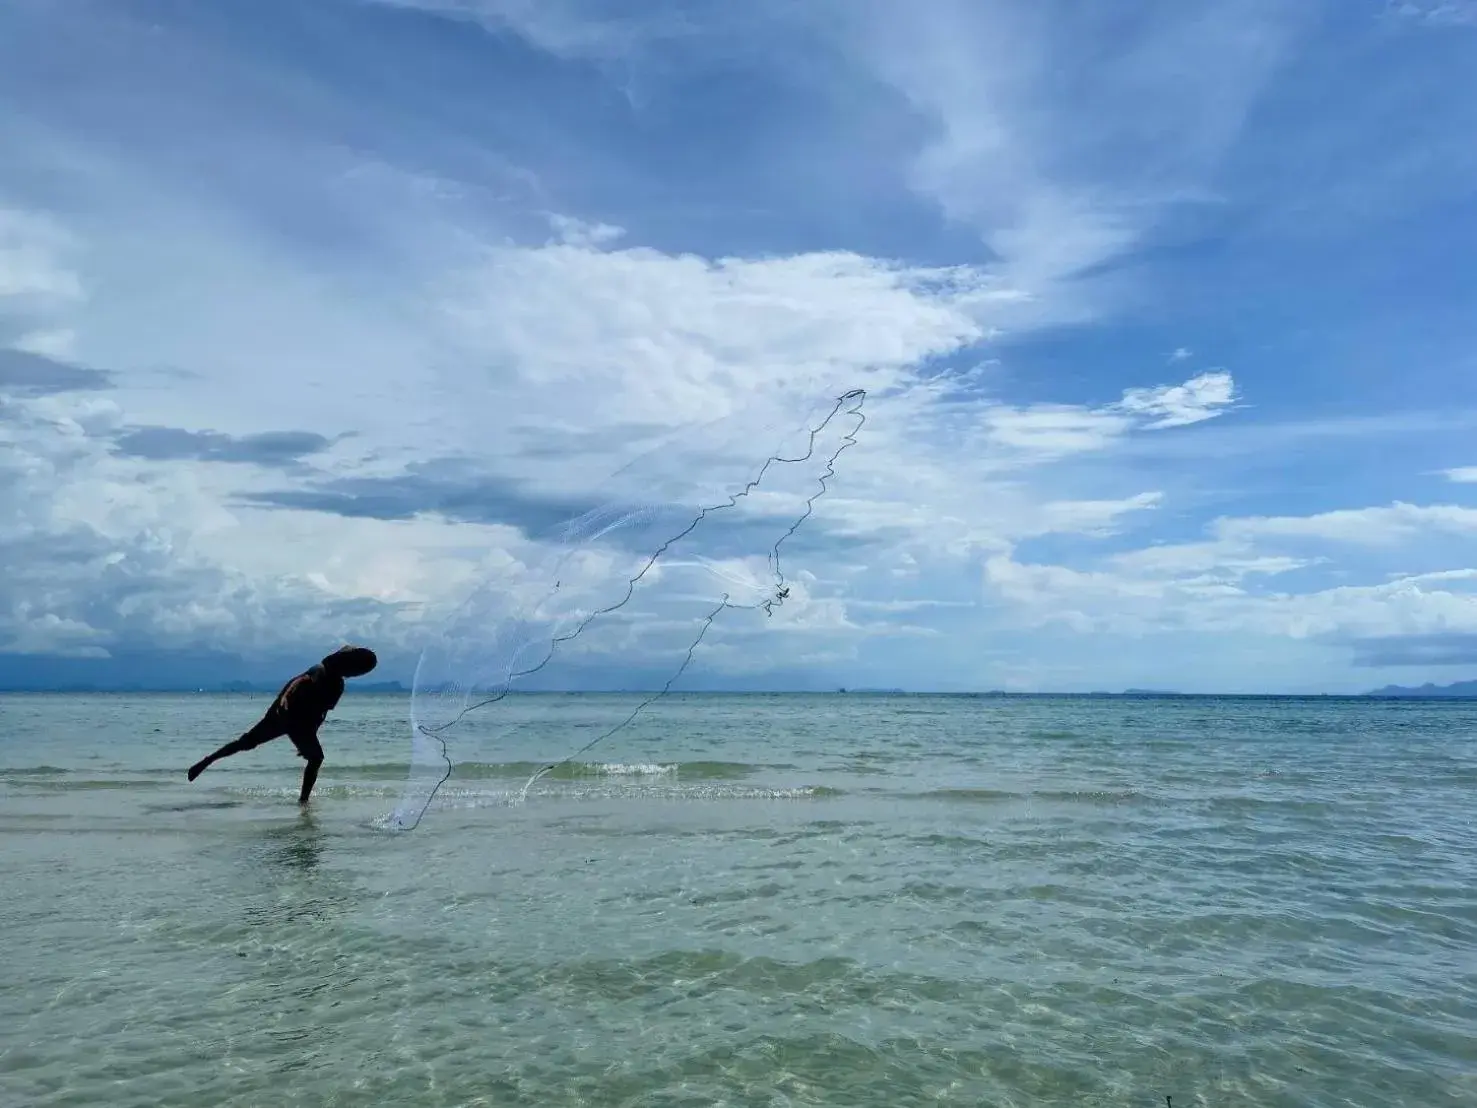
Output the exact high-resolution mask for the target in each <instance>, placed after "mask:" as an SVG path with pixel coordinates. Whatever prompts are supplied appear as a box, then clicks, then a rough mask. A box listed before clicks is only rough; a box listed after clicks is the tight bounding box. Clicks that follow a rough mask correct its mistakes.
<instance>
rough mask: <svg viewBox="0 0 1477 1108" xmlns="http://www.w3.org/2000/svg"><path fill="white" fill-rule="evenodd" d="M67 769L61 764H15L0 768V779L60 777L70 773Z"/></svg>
mask: <svg viewBox="0 0 1477 1108" xmlns="http://www.w3.org/2000/svg"><path fill="white" fill-rule="evenodd" d="M71 772H72V771H71V770H69V769H63V768H62V767H61V766H17V767H15V768H13V769H0V780H8V779H10V778H12V777H16V778H22V779H24V778H26V777H61V776H63V775H65V774H68V773H71Z"/></svg>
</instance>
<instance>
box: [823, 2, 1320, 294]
mask: <svg viewBox="0 0 1477 1108" xmlns="http://www.w3.org/2000/svg"><path fill="white" fill-rule="evenodd" d="M1145 14H1146V15H1147V18H1141V19H1135V20H1134V34H1133V36H1132V37H1131V38H1130V39H1129V40H1128V42H1127V43H1126V44H1125V45H1124V46H1123V47H1122V49H1121V50H1120V49H1115V50H1113V51H1111V52H1106V53H1105V52H1103V51H1102V50H1101V48H1100V44H1101V41H1102V40H1103V36H1105V35H1106V34H1107V33H1108V28H1107V27H1106V26H1104V25H1103V23H1106V22H1107V21H1109V20H1115V19H1116V17H1114V16H1110V15H1108V14H1107V12H1106V9H1105V10H1104V11H1103V12H1102V13H1098V12H1097V11H1096V10H1095V9H1094V10H1093V11H1092V12H1090V13H1088V12H1078V13H1077V17H1076V18H1073V19H1071V20H1058V19H1054V18H1053V16H1052V13H1051V12H1050V11H1049V7H1048V6H1047V5H1036V6H1027V7H1021V6H1019V5H1015V4H1009V3H976V2H964V0H958V2H940V3H933V4H926V5H923V6H921V7H919V8H917V9H911V8H910V9H908V10H907V11H906V12H904V11H903V10H902V9H901V8H895V7H891V6H888V5H876V4H873V5H846V6H844V7H841V8H839V9H838V10H835V11H833V10H830V9H828V10H827V12H826V16H825V18H827V19H829V20H832V21H833V22H834V23H835V25H836V32H835V33H836V34H837V35H839V36H840V37H841V38H842V39H843V41H845V42H846V43H847V44H848V46H849V47H850V48H851V49H853V50H854V51H855V52H856V54H857V55H858V56H859V57H860V58H862V59H863V60H864V61H865V63H866V64H868V65H870V66H872V67H873V68H874V69H875V71H876V72H877V73H878V75H879V76H880V77H881V78H882V79H883V80H885V81H888V82H889V83H891V84H893V85H894V86H896V87H897V88H898V89H899V90H900V91H901V92H902V93H903V94H904V95H906V96H907V97H908V98H909V99H910V100H911V101H912V102H913V103H914V104H915V105H916V106H917V107H918V108H919V109H920V110H921V111H924V112H926V113H929V114H930V115H931V116H932V117H933V118H934V120H935V121H936V124H937V127H936V132H935V134H936V138H935V139H934V141H933V142H932V143H930V145H929V146H928V148H927V149H926V150H925V151H924V152H923V154H922V155H921V156H920V157H919V159H918V162H917V164H916V165H915V167H914V173H913V180H914V182H915V184H916V186H917V188H918V189H919V190H920V191H921V192H923V193H924V194H926V195H928V196H930V197H933V198H935V199H936V200H937V201H938V202H939V203H940V204H941V205H942V207H943V208H944V210H945V211H946V212H947V213H948V214H949V215H950V216H951V217H953V218H956V219H959V220H961V221H964V222H966V223H968V224H971V225H973V226H975V227H977V228H978V229H979V230H980V232H981V234H982V235H983V237H984V239H985V241H986V242H987V243H988V244H989V245H990V246H991V247H992V248H993V249H994V250H995V251H996V252H997V253H998V254H999V255H1000V257H1001V259H1002V264H1003V266H1004V272H1005V273H1006V275H1007V276H1008V278H1009V279H1010V280H1011V281H1012V282H1013V283H1014V284H1017V285H1019V286H1020V287H1023V288H1025V289H1028V290H1031V291H1033V292H1040V291H1044V290H1047V289H1051V288H1053V287H1054V286H1060V285H1061V284H1063V283H1065V282H1071V281H1074V280H1077V279H1080V278H1082V277H1083V276H1084V275H1086V274H1088V273H1089V271H1092V270H1094V269H1095V268H1096V267H1099V266H1102V265H1104V264H1105V263H1108V262H1110V261H1113V260H1114V259H1117V258H1120V257H1121V256H1122V255H1124V254H1125V253H1126V252H1127V251H1128V250H1129V249H1130V248H1131V247H1133V246H1135V245H1136V244H1138V243H1139V242H1140V241H1141V240H1142V238H1143V237H1144V236H1145V235H1146V234H1147V233H1149V232H1150V231H1151V229H1152V228H1153V226H1154V224H1155V222H1156V220H1157V219H1159V218H1160V217H1161V216H1162V215H1163V213H1164V211H1165V210H1166V209H1169V208H1171V207H1174V206H1176V205H1180V204H1183V203H1185V202H1186V201H1191V200H1199V201H1204V200H1206V199H1209V198H1210V197H1211V195H1212V194H1211V193H1210V192H1209V191H1208V188H1207V184H1208V180H1209V178H1210V175H1211V174H1212V173H1213V171H1214V170H1215V169H1216V168H1217V166H1218V163H1219V161H1220V159H1221V157H1222V155H1223V153H1224V151H1225V150H1226V149H1227V148H1228V146H1229V145H1230V143H1231V142H1232V141H1233V140H1234V139H1235V137H1236V136H1237V134H1238V133H1239V131H1240V128H1241V127H1242V124H1243V121H1244V119H1245V116H1246V113H1247V111H1248V109H1249V107H1250V105H1251V103H1252V101H1253V99H1254V98H1255V96H1256V94H1257V92H1258V91H1259V89H1260V87H1261V86H1262V84H1263V83H1264V82H1265V80H1266V79H1267V77H1268V75H1269V74H1270V73H1271V71H1272V70H1273V68H1274V67H1275V66H1276V64H1277V63H1278V62H1279V60H1280V58H1281V56H1282V53H1283V51H1284V49H1285V47H1286V44H1287V41H1288V38H1289V33H1290V30H1291V26H1292V24H1293V23H1295V22H1296V20H1295V18H1292V13H1290V12H1288V11H1287V10H1286V9H1285V8H1284V7H1281V6H1279V5H1275V4H1269V3H1261V2H1255V0H1250V2H1236V3H1229V4H1222V5H1219V6H1217V7H1216V8H1215V10H1214V12H1213V13H1207V12H1205V11H1201V10H1197V11H1195V12H1193V13H1191V12H1190V11H1188V10H1187V9H1183V8H1182V7H1181V6H1179V5H1175V4H1154V5H1150V10H1149V11H1148V12H1147V13H1145ZM1083 17H1085V18H1083ZM1114 30H1115V31H1118V32H1119V33H1120V34H1121V30H1122V28H1121V26H1115V27H1114ZM1063 74H1070V78H1069V79H1065V78H1064V77H1063ZM1061 291H1062V290H1060V289H1058V293H1060V292H1061ZM1080 291H1081V290H1079V293H1080Z"/></svg>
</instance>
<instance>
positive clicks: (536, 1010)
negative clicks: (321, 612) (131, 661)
mask: <svg viewBox="0 0 1477 1108" xmlns="http://www.w3.org/2000/svg"><path fill="white" fill-rule="evenodd" d="M265 703H266V698H264V697H248V696H212V695H198V696H62V695H54V696H41V695H38V696H7V697H0V890H3V894H4V895H3V896H0V935H3V936H4V941H5V946H4V952H3V953H4V956H3V958H0V1104H4V1105H7V1106H9V1105H16V1106H21V1105H24V1106H32V1105H35V1106H41V1105H47V1106H51V1105H57V1106H60V1105H108V1106H117V1108H126V1106H131V1105H139V1106H144V1105H149V1106H164V1105H191V1106H199V1105H298V1104H301V1105H392V1104H393V1105H407V1106H420V1105H538V1106H541V1108H552V1106H558V1105H630V1106H636V1105H641V1106H653V1108H655V1106H662V1108H669V1106H670V1108H675V1106H678V1105H684V1106H686V1105H691V1106H694V1108H695V1106H699V1105H704V1106H706V1105H734V1106H737V1105H745V1106H747V1105H756V1106H758V1105H765V1106H771V1105H773V1106H779V1105H787V1106H791V1105H836V1106H845V1108H869V1106H873V1105H875V1106H879V1108H881V1106H887V1108H903V1106H910V1105H923V1104H929V1105H938V1104H961V1105H1022V1106H1023V1105H1056V1104H1060V1105H1115V1106H1117V1105H1125V1106H1127V1105H1143V1106H1145V1108H1148V1106H1153V1105H1165V1104H1166V1098H1170V1100H1169V1101H1168V1103H1170V1104H1171V1105H1172V1108H1189V1106H1192V1105H1205V1106H1216V1108H1221V1106H1224V1108H1231V1106H1247V1108H1250V1106H1256V1108H1275V1106H1280V1105H1289V1106H1291V1105H1299V1106H1301V1105H1328V1106H1333V1105H1339V1106H1348V1105H1358V1106H1364V1105H1368V1106H1371V1108H1374V1106H1380V1108H1405V1106H1411V1108H1414V1106H1420V1108H1433V1106H1439V1105H1453V1106H1455V1105H1466V1106H1471V1105H1477V802H1474V801H1477V742H1474V740H1477V704H1470V703H1468V704H1463V703H1432V702H1424V703H1410V702H1404V703H1401V702H1381V701H1355V700H1336V699H1327V700H1272V699H1266V700H1259V699H1175V700H1155V699H1143V700H1130V699H1114V700H1088V699H1072V698H1047V697H1042V698H977V699H976V698H964V697H922V696H918V697H883V696H855V695H848V696H839V695H833V696H773V697H767V696H743V697H724V696H697V695H686V696H672V697H670V698H667V699H665V700H663V701H661V702H659V703H658V704H657V705H655V706H653V709H652V710H651V712H650V714H648V715H644V716H643V717H642V718H641V720H640V722H639V724H638V725H637V726H634V727H633V728H631V729H630V730H629V731H627V732H623V733H621V734H619V735H617V736H615V737H613V738H611V739H610V740H609V741H608V742H607V743H605V744H603V745H602V746H600V747H599V748H597V749H596V750H595V751H594V752H592V753H591V754H590V755H589V756H588V759H587V761H586V762H585V763H583V764H581V765H579V766H576V767H565V768H563V769H561V770H560V771H558V772H557V773H554V774H551V775H550V776H548V777H546V778H544V779H543V780H541V781H539V782H538V783H537V784H536V785H535V786H534V788H533V789H532V790H531V791H530V793H529V795H528V797H527V800H526V801H525V802H523V803H517V802H516V794H517V793H518V791H519V789H520V788H521V787H522V785H523V783H524V781H525V780H526V779H527V777H528V774H529V773H530V772H531V771H532V769H533V768H534V767H535V766H536V764H537V761H538V760H539V759H541V758H546V757H549V756H550V755H554V756H561V755H563V754H566V753H568V751H569V750H570V749H573V748H575V747H577V746H578V745H579V743H578V742H577V741H573V740H571V739H570V738H569V734H573V733H574V731H575V730H577V726H576V723H577V721H578V720H580V719H584V720H585V722H586V723H589V722H591V721H594V722H598V721H599V720H600V719H603V718H605V717H606V716H608V715H612V714H613V713H616V712H618V711H621V710H629V707H631V706H633V705H634V701H632V700H625V699H623V698H612V697H562V698H550V699H544V700H540V702H539V704H538V709H537V711H536V712H531V715H530V719H531V720H533V721H534V723H533V724H532V725H531V726H529V727H527V728H525V729H523V730H522V731H520V732H518V733H517V735H516V737H515V738H513V739H504V738H500V737H499V733H498V732H497V731H495V730H493V729H492V728H491V727H490V726H489V727H487V728H485V729H484V730H483V731H481V732H479V731H477V729H476V727H475V726H473V727H470V728H469V729H467V731H466V732H465V733H464V734H462V735H459V736H458V740H457V745H456V746H455V748H454V750H453V754H454V756H455V761H456V762H457V771H456V773H455V774H454V776H453V777H452V778H451V780H450V781H448V782H447V784H446V786H445V787H444V788H443V789H442V790H441V791H440V792H439V793H438V794H437V797H436V801H435V803H434V804H433V805H432V806H431V808H430V809H429V810H428V811H427V813H426V816H425V818H424V820H423V821H422V822H421V824H420V825H419V827H418V828H417V829H416V830H414V831H409V832H405V831H400V832H396V831H391V830H387V829H385V817H386V816H387V814H388V813H389V812H390V811H391V809H392V808H393V807H394V806H395V804H396V801H397V799H398V798H399V796H400V793H401V789H402V786H403V783H404V781H405V779H406V773H407V767H406V758H407V754H408V750H409V728H408V724H407V722H406V720H407V715H408V705H407V703H406V700H405V698H403V697H389V696H371V695H360V696H354V695H350V696H349V697H347V698H346V699H345V701H344V703H343V705H342V706H341V708H340V710H339V711H338V712H336V713H335V714H334V716H332V717H330V721H329V723H328V724H327V725H326V726H325V728H324V731H323V739H324V745H325V747H326V749H327V751H328V762H327V764H326V765H325V767H324V770H323V774H322V777H321V778H320V782H319V788H318V792H317V794H316V795H315V799H314V802H313V804H312V806H311V809H310V811H309V813H307V814H300V813H299V812H298V810H297V806H296V803H295V797H296V792H297V785H298V778H299V775H300V768H301V765H302V763H301V762H300V761H298V760H297V759H296V758H295V757H294V756H293V752H292V748H291V746H290V744H288V743H287V742H286V741H285V740H284V741H281V742H277V743H272V744H269V745H268V746H265V747H262V748H261V749H259V750H256V751H253V752H250V753H248V754H244V755H241V756H238V757H236V758H233V759H229V760H227V761H226V762H223V763H221V764H220V765H218V766H217V767H214V768H212V769H211V770H210V771H208V772H207V773H206V774H205V776H203V777H202V778H201V779H200V780H199V781H197V782H195V783H194V784H187V783H186V782H185V780H184V767H186V766H187V765H189V763H190V762H192V761H194V760H195V759H196V758H197V757H199V756H200V754H202V753H204V752H206V751H207V750H209V749H211V748H213V747H214V746H216V745H218V744H219V743H221V742H223V741H225V740H227V739H229V738H231V737H234V735H236V734H238V733H240V732H241V731H242V730H244V729H245V728H246V727H247V726H249V724H250V723H251V722H253V721H254V719H255V718H256V716H257V714H258V713H259V712H260V711H261V709H262V708H263V707H264V706H265ZM508 710H510V711H514V712H517V711H522V710H524V708H523V707H522V706H519V705H513V706H511V707H509V709H508ZM571 721H575V722H571ZM566 726H567V727H568V728H569V731H568V734H566V733H565V730H564V729H565V728H566Z"/></svg>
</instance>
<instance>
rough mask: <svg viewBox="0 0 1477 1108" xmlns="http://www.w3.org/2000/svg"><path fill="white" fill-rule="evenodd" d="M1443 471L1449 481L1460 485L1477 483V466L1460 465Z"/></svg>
mask: <svg viewBox="0 0 1477 1108" xmlns="http://www.w3.org/2000/svg"><path fill="white" fill-rule="evenodd" d="M1442 472H1443V474H1444V476H1445V477H1446V479H1447V480H1448V481H1453V482H1455V483H1456V484H1458V485H1477V466H1459V467H1457V468H1456V469H1448V470H1443V471H1442Z"/></svg>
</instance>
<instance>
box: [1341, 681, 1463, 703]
mask: <svg viewBox="0 0 1477 1108" xmlns="http://www.w3.org/2000/svg"><path fill="white" fill-rule="evenodd" d="M1364 695H1365V696H1403V697H1441V698H1443V699H1461V698H1464V697H1473V698H1477V681H1457V682H1454V683H1453V684H1450V685H1433V684H1431V683H1430V682H1429V681H1428V682H1426V683H1425V684H1424V685H1421V686H1420V687H1419V688H1415V687H1411V686H1408V685H1386V686H1385V687H1384V688H1382V689H1375V690H1374V691H1373V692H1368V693H1365V694H1364Z"/></svg>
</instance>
